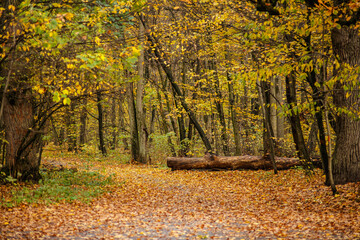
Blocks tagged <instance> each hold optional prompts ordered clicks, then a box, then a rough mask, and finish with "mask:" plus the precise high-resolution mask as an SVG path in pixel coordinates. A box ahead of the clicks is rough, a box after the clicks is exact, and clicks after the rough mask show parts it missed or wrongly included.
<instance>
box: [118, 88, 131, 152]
mask: <svg viewBox="0 0 360 240" xmlns="http://www.w3.org/2000/svg"><path fill="white" fill-rule="evenodd" d="M124 101H125V98H124V95H122V94H120V99H119V101H118V106H119V110H118V119H119V123H118V124H119V125H118V126H119V128H118V131H117V135H118V136H120V135H121V134H123V133H124V132H127V131H126V125H127V124H126V123H125V110H124V107H123V102H124ZM122 142H123V147H124V150H128V149H129V144H128V139H127V138H125V137H122Z"/></svg>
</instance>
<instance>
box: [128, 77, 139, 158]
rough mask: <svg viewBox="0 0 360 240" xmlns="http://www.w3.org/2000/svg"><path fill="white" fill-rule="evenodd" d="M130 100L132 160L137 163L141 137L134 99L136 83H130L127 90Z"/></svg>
mask: <svg viewBox="0 0 360 240" xmlns="http://www.w3.org/2000/svg"><path fill="white" fill-rule="evenodd" d="M127 98H128V111H129V122H130V124H129V125H130V150H131V158H132V160H133V161H137V160H138V158H139V136H138V127H137V121H136V120H137V119H136V110H135V99H134V83H132V82H130V83H129V85H128V89H127Z"/></svg>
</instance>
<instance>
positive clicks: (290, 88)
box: [285, 73, 311, 162]
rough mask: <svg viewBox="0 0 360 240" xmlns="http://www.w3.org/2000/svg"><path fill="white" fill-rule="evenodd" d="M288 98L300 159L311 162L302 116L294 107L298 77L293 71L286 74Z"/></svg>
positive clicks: (292, 130) (292, 128)
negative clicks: (303, 130) (302, 125)
mask: <svg viewBox="0 0 360 240" xmlns="http://www.w3.org/2000/svg"><path fill="white" fill-rule="evenodd" d="M285 82H286V99H287V103H288V104H289V108H290V110H291V114H290V117H289V119H290V124H291V132H292V135H293V138H294V142H295V147H296V151H297V154H298V157H299V158H300V159H305V160H306V161H307V162H311V160H310V157H309V153H308V151H307V148H306V145H305V140H304V136H303V132H302V129H301V123H300V116H299V114H298V113H297V112H295V111H294V107H296V105H297V100H296V79H295V77H294V76H293V73H290V75H289V76H286V80H285Z"/></svg>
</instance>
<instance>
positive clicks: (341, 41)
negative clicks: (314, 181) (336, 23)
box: [331, 26, 360, 184]
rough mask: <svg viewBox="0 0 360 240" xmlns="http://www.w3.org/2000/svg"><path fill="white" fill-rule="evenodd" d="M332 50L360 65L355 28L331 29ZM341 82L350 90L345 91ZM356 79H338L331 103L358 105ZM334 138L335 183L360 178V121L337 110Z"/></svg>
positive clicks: (353, 108)
mask: <svg viewBox="0 0 360 240" xmlns="http://www.w3.org/2000/svg"><path fill="white" fill-rule="evenodd" d="M331 38H332V45H333V51H334V53H335V54H336V55H338V56H339V57H340V60H341V61H342V62H343V63H347V64H349V65H350V66H352V67H357V68H358V67H359V66H360V37H359V30H358V29H352V28H350V27H346V26H343V27H342V28H341V29H337V28H334V29H333V30H332V35H331ZM344 84H345V85H347V87H348V88H349V89H351V90H348V91H345V90H344ZM359 85H360V81H359V76H358V79H357V82H347V81H346V79H345V81H344V83H340V82H339V83H338V84H337V89H336V91H334V96H333V98H334V104H335V106H336V107H338V108H345V109H347V110H348V111H350V112H355V114H356V112H358V111H359V109H360V98H359V90H360V86H359ZM335 132H336V141H335V151H334V154H333V174H334V182H335V184H343V183H347V182H357V181H360V121H358V120H355V119H354V118H353V117H352V116H349V115H347V114H346V113H344V112H341V113H339V114H337V115H336V128H335Z"/></svg>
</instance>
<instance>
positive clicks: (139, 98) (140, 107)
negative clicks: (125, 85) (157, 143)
mask: <svg viewBox="0 0 360 240" xmlns="http://www.w3.org/2000/svg"><path fill="white" fill-rule="evenodd" d="M139 41H140V44H141V46H142V47H141V52H140V56H139V61H138V75H139V80H138V82H137V89H136V105H135V107H136V122H137V125H138V126H137V130H138V135H139V137H138V140H139V158H138V159H137V161H138V162H140V163H147V161H148V159H147V149H146V142H147V129H146V121H145V120H146V119H145V118H146V113H145V109H144V104H143V98H144V87H145V64H146V63H145V51H144V46H145V44H144V42H145V33H144V25H143V24H142V22H141V21H140V28H139Z"/></svg>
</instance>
